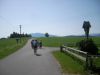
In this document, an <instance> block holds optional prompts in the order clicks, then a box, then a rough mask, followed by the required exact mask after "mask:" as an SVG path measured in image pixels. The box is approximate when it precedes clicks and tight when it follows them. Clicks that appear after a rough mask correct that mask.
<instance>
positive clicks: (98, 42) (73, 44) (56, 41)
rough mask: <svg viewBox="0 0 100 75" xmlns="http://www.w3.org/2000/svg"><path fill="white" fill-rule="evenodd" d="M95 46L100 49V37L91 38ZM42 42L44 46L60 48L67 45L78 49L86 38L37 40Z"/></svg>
mask: <svg viewBox="0 0 100 75" xmlns="http://www.w3.org/2000/svg"><path fill="white" fill-rule="evenodd" d="M91 38H92V39H93V41H94V42H95V44H96V45H97V46H98V47H100V37H91ZM37 39H38V40H42V42H43V45H44V46H49V47H59V46H61V45H66V46H70V47H76V44H77V42H79V41H81V40H83V39H86V38H85V37H48V38H46V37H45V38H37Z"/></svg>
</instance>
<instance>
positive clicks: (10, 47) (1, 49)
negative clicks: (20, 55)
mask: <svg viewBox="0 0 100 75" xmlns="http://www.w3.org/2000/svg"><path fill="white" fill-rule="evenodd" d="M27 40H28V38H22V40H21V43H20V42H19V43H18V44H17V42H16V39H15V38H9V39H0V59H2V58H4V57H6V56H8V55H9V54H11V53H13V52H15V51H17V50H18V49H19V48H21V47H23V46H24V45H25V44H26V42H27Z"/></svg>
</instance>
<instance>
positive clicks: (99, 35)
mask: <svg viewBox="0 0 100 75" xmlns="http://www.w3.org/2000/svg"><path fill="white" fill-rule="evenodd" d="M84 36H85V34H84V35H68V36H65V37H84ZM90 36H93V37H100V33H95V34H90Z"/></svg>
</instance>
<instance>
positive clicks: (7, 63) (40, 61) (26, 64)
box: [0, 40, 61, 75]
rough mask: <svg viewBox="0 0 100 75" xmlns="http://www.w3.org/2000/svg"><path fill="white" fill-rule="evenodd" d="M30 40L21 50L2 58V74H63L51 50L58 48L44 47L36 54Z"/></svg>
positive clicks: (0, 62) (0, 70) (0, 61)
mask: <svg viewBox="0 0 100 75" xmlns="http://www.w3.org/2000/svg"><path fill="white" fill-rule="evenodd" d="M30 41H31V40H29V41H28V43H27V44H26V46H24V47H23V48H22V49H20V50H19V51H17V52H15V53H13V54H12V55H10V56H8V57H7V58H5V59H3V60H0V75H61V70H60V66H59V64H58V62H57V61H56V59H55V58H54V57H53V56H52V54H51V51H53V50H58V49H57V48H48V47H43V49H38V54H41V56H36V55H34V53H33V50H32V49H31V45H30Z"/></svg>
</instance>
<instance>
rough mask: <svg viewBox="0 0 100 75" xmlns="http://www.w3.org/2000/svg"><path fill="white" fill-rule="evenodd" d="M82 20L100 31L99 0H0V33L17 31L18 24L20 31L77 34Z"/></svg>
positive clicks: (80, 28) (95, 31)
mask: <svg viewBox="0 0 100 75" xmlns="http://www.w3.org/2000/svg"><path fill="white" fill-rule="evenodd" d="M84 21H90V23H91V26H92V28H91V29H90V33H100V0H0V37H7V36H9V35H10V34H11V33H12V32H18V33H19V25H22V33H23V32H24V33H36V32H41V33H46V32H48V33H49V34H54V35H72V34H74V35H79V34H84V30H83V29H82V25H83V22H84Z"/></svg>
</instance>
